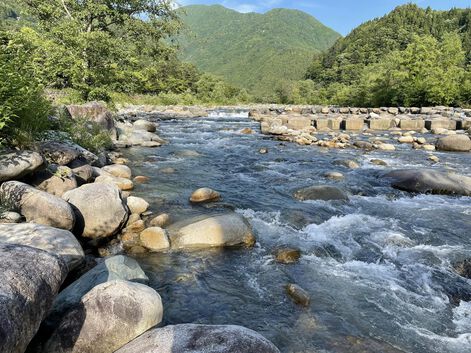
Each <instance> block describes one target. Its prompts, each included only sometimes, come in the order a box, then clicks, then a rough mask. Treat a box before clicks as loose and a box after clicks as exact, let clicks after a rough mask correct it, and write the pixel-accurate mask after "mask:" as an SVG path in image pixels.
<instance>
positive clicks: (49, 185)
mask: <svg viewBox="0 0 471 353" xmlns="http://www.w3.org/2000/svg"><path fill="white" fill-rule="evenodd" d="M27 181H28V183H29V184H30V185H32V186H34V187H36V188H37V189H39V190H42V191H46V192H47V193H49V194H52V195H55V196H59V197H60V196H62V195H63V194H64V193H65V192H67V191H70V190H73V189H75V188H77V186H78V183H77V179H76V178H75V175H74V173H73V172H72V169H70V168H69V167H65V166H56V165H52V166H49V167H48V168H47V169H45V170H42V171H39V172H36V173H33V174H32V175H31V176H30V177H29V178H28V179H27Z"/></svg>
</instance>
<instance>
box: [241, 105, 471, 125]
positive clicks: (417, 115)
mask: <svg viewBox="0 0 471 353" xmlns="http://www.w3.org/2000/svg"><path fill="white" fill-rule="evenodd" d="M249 116H250V117H251V118H252V119H254V120H257V121H260V122H261V123H262V130H263V128H264V125H267V124H269V125H273V123H275V124H276V125H281V126H285V127H287V128H288V129H292V130H305V129H307V128H313V127H314V128H315V129H317V130H318V131H323V130H324V131H329V130H352V131H353V130H364V129H370V130H389V129H391V128H399V129H401V130H423V129H427V130H434V129H447V130H468V129H470V128H471V109H462V108H450V107H424V108H402V107H400V108H397V107H396V108H391V107H389V108H348V107H343V108H339V107H320V106H312V107H306V106H304V107H295V106H291V107H290V106H288V107H279V106H277V107H269V108H267V107H262V108H254V109H251V110H250V112H249ZM264 123H265V124H264Z"/></svg>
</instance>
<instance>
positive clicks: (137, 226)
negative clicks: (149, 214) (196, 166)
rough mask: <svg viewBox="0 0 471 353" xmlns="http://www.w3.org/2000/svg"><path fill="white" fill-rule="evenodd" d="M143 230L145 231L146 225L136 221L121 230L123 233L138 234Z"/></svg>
mask: <svg viewBox="0 0 471 353" xmlns="http://www.w3.org/2000/svg"><path fill="white" fill-rule="evenodd" d="M144 229H146V225H145V223H144V221H143V220H138V221H136V222H133V223H131V224H128V225H127V226H126V228H125V229H123V232H124V233H140V232H142V231H143V230H144Z"/></svg>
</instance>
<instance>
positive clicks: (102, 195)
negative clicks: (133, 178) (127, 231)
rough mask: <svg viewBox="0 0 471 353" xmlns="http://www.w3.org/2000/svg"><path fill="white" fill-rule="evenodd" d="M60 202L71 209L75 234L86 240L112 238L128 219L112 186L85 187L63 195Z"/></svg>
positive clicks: (116, 189) (118, 194)
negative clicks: (75, 217)
mask: <svg viewBox="0 0 471 353" xmlns="http://www.w3.org/2000/svg"><path fill="white" fill-rule="evenodd" d="M63 198H64V200H66V201H68V202H69V203H70V204H72V205H73V206H74V211H75V212H76V216H77V226H76V229H75V231H76V233H77V234H79V235H82V236H84V237H86V238H92V239H96V238H106V237H109V236H111V235H114V234H116V233H117V232H118V231H119V230H121V228H122V227H123V226H124V224H126V221H127V219H128V208H127V206H126V205H125V203H124V201H123V199H122V197H121V193H120V191H119V189H118V188H117V187H116V186H114V185H112V184H86V185H83V186H81V187H79V188H78V189H75V190H72V191H69V192H66V193H65V194H64V195H63Z"/></svg>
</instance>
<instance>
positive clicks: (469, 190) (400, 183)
mask: <svg viewBox="0 0 471 353" xmlns="http://www.w3.org/2000/svg"><path fill="white" fill-rule="evenodd" d="M384 177H385V178H386V179H389V180H390V182H391V186H392V187H393V188H395V189H399V190H403V191H408V192H414V193H420V194H438V195H460V196H471V178H470V177H467V176H464V175H459V174H451V173H446V172H441V171H438V170H433V169H404V170H396V171H392V172H389V173H386V174H385V175H384Z"/></svg>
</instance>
